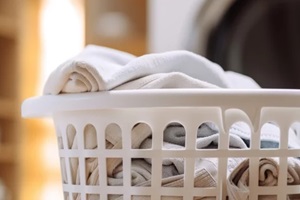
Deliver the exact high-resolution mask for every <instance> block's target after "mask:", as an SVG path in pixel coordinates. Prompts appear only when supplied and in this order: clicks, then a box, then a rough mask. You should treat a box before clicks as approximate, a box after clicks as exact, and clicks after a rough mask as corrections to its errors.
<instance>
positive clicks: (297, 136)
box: [288, 122, 300, 149]
mask: <svg viewBox="0 0 300 200" xmlns="http://www.w3.org/2000/svg"><path fill="white" fill-rule="evenodd" d="M288 146H289V148H291V149H300V122H294V123H293V124H292V125H291V126H290V129H289V145H288Z"/></svg>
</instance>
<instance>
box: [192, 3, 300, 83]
mask: <svg viewBox="0 0 300 200" xmlns="http://www.w3.org/2000/svg"><path fill="white" fill-rule="evenodd" d="M189 38H190V40H189V42H188V47H187V48H188V49H189V50H191V51H194V52H196V53H198V54H201V55H203V56H205V57H207V58H208V59H210V60H212V61H214V62H216V63H218V64H220V65H221V66H222V67H223V68H224V69H225V70H231V71H236V72H239V73H243V74H246V75H248V76H250V77H252V78H253V79H255V80H256V81H257V82H258V83H259V84H260V85H261V86H262V87H265V88H300V78H299V75H300V1H299V0H263V1H262V0H242V1H241V0H222V1H219V0H207V1H206V2H205V3H204V6H203V7H202V8H201V9H200V11H199V15H198V16H197V18H196V20H195V23H194V26H193V30H192V31H191V35H190V37H189Z"/></svg>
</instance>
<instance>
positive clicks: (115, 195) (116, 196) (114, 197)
mask: <svg viewBox="0 0 300 200" xmlns="http://www.w3.org/2000/svg"><path fill="white" fill-rule="evenodd" d="M107 199H123V195H121V194H108V195H107Z"/></svg>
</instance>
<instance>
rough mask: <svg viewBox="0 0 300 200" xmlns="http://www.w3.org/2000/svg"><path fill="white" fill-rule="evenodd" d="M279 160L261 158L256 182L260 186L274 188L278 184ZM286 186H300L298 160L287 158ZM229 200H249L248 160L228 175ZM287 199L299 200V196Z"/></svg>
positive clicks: (273, 199)
mask: <svg viewBox="0 0 300 200" xmlns="http://www.w3.org/2000/svg"><path fill="white" fill-rule="evenodd" d="M278 174H279V160H278V158H261V159H260V160H259V169H258V181H259V185H260V186H275V185H277V184H278ZM286 181H287V185H299V184H300V160H299V159H297V158H287V180H286ZM227 191H228V196H229V199H232V200H240V199H248V198H249V193H250V190H249V159H245V160H243V161H242V162H241V163H240V164H239V165H237V167H236V168H235V169H234V170H233V171H232V172H231V173H230V175H229V177H228V179H227ZM291 196H292V197H287V199H299V198H300V195H297V197H296V195H291ZM259 199H264V200H276V199H277V197H274V196H272V195H265V196H264V197H260V198H259Z"/></svg>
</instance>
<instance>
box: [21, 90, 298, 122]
mask: <svg viewBox="0 0 300 200" xmlns="http://www.w3.org/2000/svg"><path fill="white" fill-rule="evenodd" d="M202 106H203V107H222V108H232V107H237V108H239V107H249V106H250V107H251V106H252V107H253V106H255V107H257V108H262V107H300V90H298V89H246V90H245V89H144V90H115V91H102V92H87V93H76V94H59V95H43V96H36V97H31V98H28V99H26V100H24V101H23V103H22V107H21V113H22V117H26V118H27V117H29V118H31V117H50V116H52V115H53V114H55V113H57V112H65V111H83V110H99V109H115V108H151V107H202Z"/></svg>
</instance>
